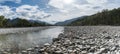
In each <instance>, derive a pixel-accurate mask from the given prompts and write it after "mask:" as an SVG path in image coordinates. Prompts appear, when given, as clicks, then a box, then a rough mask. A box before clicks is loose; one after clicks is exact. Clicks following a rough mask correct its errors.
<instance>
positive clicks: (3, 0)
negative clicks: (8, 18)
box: [0, 0, 21, 3]
mask: <svg viewBox="0 0 120 54" xmlns="http://www.w3.org/2000/svg"><path fill="white" fill-rule="evenodd" d="M6 1H12V2H15V3H21V0H0V3H4V2H6Z"/></svg>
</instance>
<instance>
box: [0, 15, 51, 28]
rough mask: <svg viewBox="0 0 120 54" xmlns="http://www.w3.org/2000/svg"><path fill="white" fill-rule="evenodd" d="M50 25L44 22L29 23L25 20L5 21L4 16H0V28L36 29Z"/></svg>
mask: <svg viewBox="0 0 120 54" xmlns="http://www.w3.org/2000/svg"><path fill="white" fill-rule="evenodd" d="M47 25H50V24H48V23H45V22H37V21H29V20H26V19H21V18H16V19H6V18H5V17H4V16H0V27H36V26H47Z"/></svg>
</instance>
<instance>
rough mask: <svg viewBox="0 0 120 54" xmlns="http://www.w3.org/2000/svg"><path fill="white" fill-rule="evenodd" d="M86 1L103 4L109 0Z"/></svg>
mask: <svg viewBox="0 0 120 54" xmlns="http://www.w3.org/2000/svg"><path fill="white" fill-rule="evenodd" d="M86 1H87V2H88V3H90V4H103V3H107V2H108V0H86Z"/></svg>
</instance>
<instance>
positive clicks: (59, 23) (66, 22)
mask: <svg viewBox="0 0 120 54" xmlns="http://www.w3.org/2000/svg"><path fill="white" fill-rule="evenodd" d="M84 17H87V16H82V17H77V18H73V19H69V20H66V21H63V22H58V23H56V24H55V25H57V26H64V25H68V24H71V23H72V22H73V21H76V20H79V19H82V18H84Z"/></svg>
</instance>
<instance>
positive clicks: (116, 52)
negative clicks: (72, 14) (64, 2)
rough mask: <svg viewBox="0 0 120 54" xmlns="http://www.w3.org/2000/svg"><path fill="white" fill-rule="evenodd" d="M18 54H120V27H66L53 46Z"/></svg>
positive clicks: (4, 52)
mask: <svg viewBox="0 0 120 54" xmlns="http://www.w3.org/2000/svg"><path fill="white" fill-rule="evenodd" d="M2 53H3V54H6V53H9V52H7V50H6V51H2ZM17 54H120V27H119V26H118V27H117V26H73V27H72V26H71V27H65V29H64V33H61V34H60V35H59V36H58V38H54V39H53V42H52V43H51V44H49V43H46V44H44V46H42V47H41V46H35V47H32V48H28V49H26V50H23V51H21V52H19V53H17Z"/></svg>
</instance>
